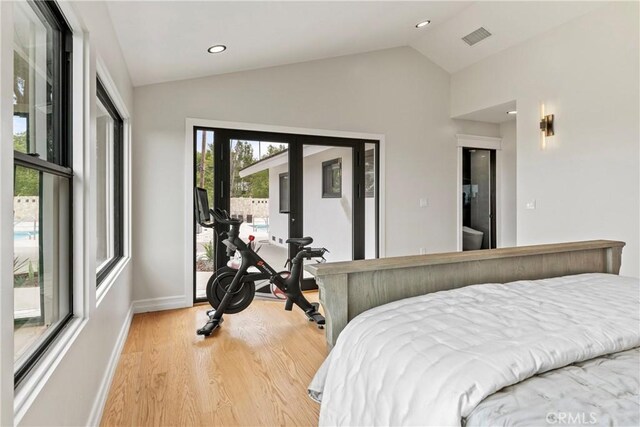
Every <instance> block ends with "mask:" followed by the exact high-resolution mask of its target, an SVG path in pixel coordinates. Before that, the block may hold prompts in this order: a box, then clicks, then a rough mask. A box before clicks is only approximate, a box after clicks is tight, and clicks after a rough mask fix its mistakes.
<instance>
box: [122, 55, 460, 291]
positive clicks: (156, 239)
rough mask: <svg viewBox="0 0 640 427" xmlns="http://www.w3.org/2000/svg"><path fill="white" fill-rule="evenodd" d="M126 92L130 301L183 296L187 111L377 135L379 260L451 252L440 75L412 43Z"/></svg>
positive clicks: (451, 140) (451, 139)
mask: <svg viewBox="0 0 640 427" xmlns="http://www.w3.org/2000/svg"><path fill="white" fill-rule="evenodd" d="M134 96H135V113H134V117H135V121H136V127H135V130H134V139H135V140H136V144H135V145H134V153H133V154H134V174H135V179H134V190H133V191H134V199H135V200H136V205H135V209H134V229H135V230H136V237H137V240H136V242H134V254H135V257H136V265H135V271H134V282H135V283H136V287H135V289H134V299H140V298H161V297H176V296H180V295H183V294H184V283H183V282H184V270H185V268H186V267H187V266H186V265H185V257H184V256H183V254H182V252H183V251H184V245H182V244H180V243H177V242H183V241H185V238H187V237H188V236H185V232H186V231H185V227H184V226H183V224H184V223H185V220H186V219H185V218H186V215H191V211H190V209H191V207H190V206H189V207H187V206H184V203H181V202H180V201H181V200H184V186H183V182H184V179H185V173H187V172H186V171H185V164H186V159H185V149H184V144H185V118H187V117H191V118H201V119H212V120H224V121H236V122H248V123H264V124H270V125H280V126H293V127H301V128H311V129H328V130H338V131H353V132H367V133H376V134H384V135H385V141H386V157H385V164H386V176H387V178H386V182H385V183H384V184H383V185H385V188H386V206H384V207H382V209H386V218H387V224H386V227H387V233H386V242H387V244H386V254H387V256H394V255H405V254H417V253H418V251H419V248H420V247H424V248H426V249H427V250H428V251H430V252H439V251H451V250H455V249H456V217H455V214H454V213H455V209H456V197H457V196H456V168H455V165H456V142H455V136H454V135H455V133H456V132H457V129H456V127H455V125H454V123H453V121H452V120H451V119H450V118H449V75H448V74H447V73H446V72H445V71H444V70H442V69H441V68H439V67H437V66H436V65H434V64H433V63H432V62H430V61H429V60H428V59H426V58H425V57H424V56H422V55H421V54H419V53H418V52H416V51H415V50H413V49H411V48H397V49H389V50H384V51H378V52H372V53H366V54H361V55H352V56H345V57H340V58H333V59H326V60H321V61H313V62H307V63H301V64H293V65H286V66H282V67H274V68H268V69H262V70H256V71H248V72H239V73H233V74H227V75H221V76H214V77H208V78H202V79H194V80H186V81H180V82H171V83H163V84H158V85H150V86H144V87H139V88H136V89H135V92H134ZM421 197H423V198H424V197H426V198H428V199H429V207H428V208H420V207H419V203H418V200H419V198H421ZM159 207H160V208H159ZM314 237H315V236H314Z"/></svg>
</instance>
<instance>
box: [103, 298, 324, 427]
mask: <svg viewBox="0 0 640 427" xmlns="http://www.w3.org/2000/svg"><path fill="white" fill-rule="evenodd" d="M306 295H307V298H308V299H309V300H312V301H317V292H310V293H306ZM209 308H210V307H209V305H208V304H206V305H198V306H196V307H193V308H188V309H181V310H171V311H162V312H155V313H145V314H138V315H136V316H135V317H134V318H133V322H132V324H131V329H130V331H129V336H128V338H127V342H126V344H125V346H124V350H123V353H122V355H121V357H120V361H119V363H118V369H117V371H116V374H115V376H114V379H113V383H112V385H111V390H110V392H109V398H108V400H107V404H106V406H105V410H104V414H103V417H102V423H101V424H102V425H103V426H122V425H129V426H132V425H154V426H179V425H180V426H186V425H317V423H318V413H319V405H318V404H316V403H315V402H313V401H312V400H311V399H310V398H309V397H307V394H306V387H307V385H308V384H309V382H310V380H311V378H312V377H313V375H314V374H315V372H316V370H317V369H318V368H319V367H320V364H321V363H322V361H323V359H324V357H325V356H326V354H327V349H326V346H325V340H324V331H323V330H320V329H318V328H317V326H316V325H315V324H314V323H310V322H308V321H307V319H306V317H305V316H304V314H303V313H302V311H301V310H299V309H297V308H294V310H293V311H292V312H286V311H284V302H282V301H265V300H254V301H253V303H252V304H251V306H250V307H249V308H248V309H247V310H245V311H243V312H241V313H238V314H233V315H226V316H225V322H224V324H223V325H222V327H221V328H220V330H218V331H217V332H216V333H215V334H214V335H213V336H212V337H210V338H207V339H204V338H202V337H200V336H197V335H196V329H197V328H199V327H201V326H202V325H203V324H204V322H205V320H206V316H205V312H206V311H207V309H209Z"/></svg>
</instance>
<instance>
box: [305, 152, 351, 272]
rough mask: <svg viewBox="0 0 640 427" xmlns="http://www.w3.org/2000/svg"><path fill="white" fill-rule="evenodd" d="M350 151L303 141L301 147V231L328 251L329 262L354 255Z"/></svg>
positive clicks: (348, 258) (346, 259)
mask: <svg viewBox="0 0 640 427" xmlns="http://www.w3.org/2000/svg"><path fill="white" fill-rule="evenodd" d="M352 152H353V150H352V149H351V148H342V147H330V146H323V145H305V146H304V147H303V151H302V153H303V156H304V158H303V168H302V169H303V176H302V179H303V192H304V210H303V212H304V219H303V232H304V235H305V236H311V237H313V246H314V247H324V248H327V249H328V250H329V251H330V252H329V253H327V254H326V255H325V258H326V259H327V261H331V262H334V261H351V260H352V259H353V222H352V221H353V154H352ZM312 262H315V261H312ZM305 277H307V274H306V272H305Z"/></svg>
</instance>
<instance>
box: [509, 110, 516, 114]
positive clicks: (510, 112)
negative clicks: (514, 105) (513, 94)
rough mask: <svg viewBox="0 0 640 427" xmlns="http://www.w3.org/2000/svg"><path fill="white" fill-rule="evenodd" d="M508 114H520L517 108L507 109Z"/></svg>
mask: <svg viewBox="0 0 640 427" xmlns="http://www.w3.org/2000/svg"><path fill="white" fill-rule="evenodd" d="M507 114H518V112H517V111H516V110H511V111H507Z"/></svg>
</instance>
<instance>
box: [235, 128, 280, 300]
mask: <svg viewBox="0 0 640 427" xmlns="http://www.w3.org/2000/svg"><path fill="white" fill-rule="evenodd" d="M288 148H289V145H288V144H286V143H281V142H266V141H242V140H231V180H230V183H231V212H230V215H231V216H232V217H235V218H241V219H242V220H243V221H244V223H243V224H242V226H241V227H240V238H241V239H243V240H245V241H247V238H248V237H249V235H253V236H255V238H256V242H257V245H258V247H259V248H260V256H261V257H262V258H263V259H264V260H265V261H266V262H267V263H268V264H269V265H271V267H273V268H274V269H275V270H282V269H283V268H284V264H285V262H286V261H287V258H288V247H287V243H286V240H287V239H288V238H289V155H288V151H287V149H288ZM256 286H259V284H256ZM260 290H262V291H265V292H269V289H268V287H267V288H262V289H258V291H260Z"/></svg>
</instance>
